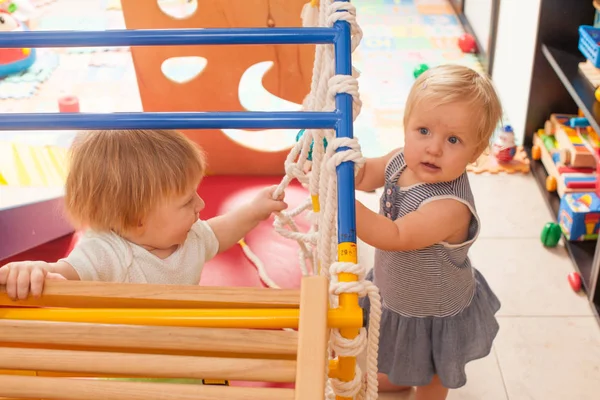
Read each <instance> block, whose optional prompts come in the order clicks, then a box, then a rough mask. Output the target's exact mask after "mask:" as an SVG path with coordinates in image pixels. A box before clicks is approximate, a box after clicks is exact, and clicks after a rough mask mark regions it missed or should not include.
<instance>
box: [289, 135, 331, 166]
mask: <svg viewBox="0 0 600 400" xmlns="http://www.w3.org/2000/svg"><path fill="white" fill-rule="evenodd" d="M305 130H306V129H302V130H301V131H300V132H298V134H297V135H296V142H297V141H299V140H300V138H301V137H302V135H304V131H305ZM314 144H315V141H314V140H313V141H312V143H311V144H310V149H309V150H308V157H306V159H307V160H308V161H312V151H313V145H314ZM323 146H324V147H325V148H327V139H325V138H323Z"/></svg>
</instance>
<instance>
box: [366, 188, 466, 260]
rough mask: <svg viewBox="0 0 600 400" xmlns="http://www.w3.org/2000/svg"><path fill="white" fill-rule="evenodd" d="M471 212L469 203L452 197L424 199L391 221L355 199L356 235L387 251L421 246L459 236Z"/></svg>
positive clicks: (405, 249)
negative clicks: (422, 203) (424, 201)
mask: <svg viewBox="0 0 600 400" xmlns="http://www.w3.org/2000/svg"><path fill="white" fill-rule="evenodd" d="M471 216H472V214H471V211H470V210H469V207H467V205H466V204H464V203H461V202H460V201H457V200H454V199H443V200H435V201H432V202H429V203H426V204H424V205H422V206H421V207H419V209H418V210H417V211H413V212H411V213H409V214H407V215H405V216H404V217H402V218H398V219H397V220H395V221H392V220H390V219H388V218H386V217H385V216H383V215H380V214H377V213H375V212H373V211H371V210H370V209H368V208H367V207H365V206H364V205H363V204H362V203H360V202H358V201H357V202H356V228H357V235H358V237H359V238H360V239H361V240H362V241H364V242H365V243H367V244H369V245H371V246H373V247H375V248H378V249H381V250H388V251H410V250H417V249H422V248H425V247H428V246H431V245H433V244H436V243H439V242H442V241H447V240H449V239H450V238H455V237H457V236H461V235H460V233H461V232H466V231H467V230H468V226H469V223H470V221H471ZM464 239H466V238H464ZM462 241H464V240H460V239H459V240H457V242H459V243H460V242H462Z"/></svg>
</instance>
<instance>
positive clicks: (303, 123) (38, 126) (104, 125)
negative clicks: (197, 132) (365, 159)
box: [0, 111, 340, 138]
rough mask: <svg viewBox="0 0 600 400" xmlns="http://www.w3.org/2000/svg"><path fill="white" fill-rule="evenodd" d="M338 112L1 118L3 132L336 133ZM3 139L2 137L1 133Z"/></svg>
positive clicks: (188, 113) (112, 114) (94, 114)
mask: <svg viewBox="0 0 600 400" xmlns="http://www.w3.org/2000/svg"><path fill="white" fill-rule="evenodd" d="M339 120H340V114H339V113H337V112H303V111H296V112H266V111H264V112H262V111H261V112H205V113H202V112H170V113H167V112H164V113H160V112H143V113H142V112H137V113H125V112H122V113H111V114H96V113H38V114H17V113H14V114H13V113H11V114H0V131H3V130H4V131H7V130H27V131H32V130H77V129H86V130H92V129H303V128H305V129H334V128H335V126H336V125H337V123H338V121H339ZM0 138H1V133H0Z"/></svg>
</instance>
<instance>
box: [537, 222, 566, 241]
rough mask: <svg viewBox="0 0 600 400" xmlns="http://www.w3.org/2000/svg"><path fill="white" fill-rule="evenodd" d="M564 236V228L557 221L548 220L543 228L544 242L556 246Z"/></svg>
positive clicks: (542, 237)
mask: <svg viewBox="0 0 600 400" xmlns="http://www.w3.org/2000/svg"><path fill="white" fill-rule="evenodd" d="M561 236H562V229H561V228H560V225H558V224H557V223H556V222H548V223H547V224H546V225H544V229H542V236H541V239H542V244H543V245H544V246H546V247H556V245H558V242H559V241H560V238H561Z"/></svg>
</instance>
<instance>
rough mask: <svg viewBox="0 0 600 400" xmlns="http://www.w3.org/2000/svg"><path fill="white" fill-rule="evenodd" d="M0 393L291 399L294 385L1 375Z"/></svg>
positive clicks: (166, 399)
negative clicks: (191, 383)
mask: <svg viewBox="0 0 600 400" xmlns="http://www.w3.org/2000/svg"><path fill="white" fill-rule="evenodd" d="M0 396H5V397H16V398H20V399H22V398H38V399H39V398H41V399H45V400H107V399H110V400H223V399H228V400H293V399H294V390H293V389H280V388H248V387H234V386H204V385H185V384H172V383H151V382H119V381H108V380H94V379H71V378H50V377H37V376H14V375H0Z"/></svg>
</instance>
